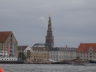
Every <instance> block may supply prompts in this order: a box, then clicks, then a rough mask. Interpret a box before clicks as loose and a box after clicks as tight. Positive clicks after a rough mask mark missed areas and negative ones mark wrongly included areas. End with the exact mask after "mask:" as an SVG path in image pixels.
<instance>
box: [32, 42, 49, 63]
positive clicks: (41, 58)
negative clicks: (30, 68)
mask: <svg viewBox="0 0 96 72" xmlns="http://www.w3.org/2000/svg"><path fill="white" fill-rule="evenodd" d="M48 59H49V52H48V48H47V46H46V44H40V43H36V44H34V45H33V46H32V52H31V62H32V63H47V62H48Z"/></svg>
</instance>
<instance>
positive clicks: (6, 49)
mask: <svg viewBox="0 0 96 72" xmlns="http://www.w3.org/2000/svg"><path fill="white" fill-rule="evenodd" d="M17 46H18V42H17V40H16V38H15V36H14V34H13V33H12V32H11V31H4V32H0V57H17Z"/></svg>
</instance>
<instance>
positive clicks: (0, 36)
mask: <svg viewBox="0 0 96 72" xmlns="http://www.w3.org/2000/svg"><path fill="white" fill-rule="evenodd" d="M10 33H12V32H11V31H4V32H0V43H3V42H5V41H6V39H7V38H8V36H9V34H10Z"/></svg>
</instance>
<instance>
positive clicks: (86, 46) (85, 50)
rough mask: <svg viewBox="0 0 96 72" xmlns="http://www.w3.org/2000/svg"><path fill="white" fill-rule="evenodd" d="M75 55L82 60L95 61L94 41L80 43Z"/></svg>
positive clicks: (95, 45)
mask: <svg viewBox="0 0 96 72" xmlns="http://www.w3.org/2000/svg"><path fill="white" fill-rule="evenodd" d="M77 55H78V57H79V58H80V59H82V60H83V61H96V43H81V44H80V46H79V48H78V54H77Z"/></svg>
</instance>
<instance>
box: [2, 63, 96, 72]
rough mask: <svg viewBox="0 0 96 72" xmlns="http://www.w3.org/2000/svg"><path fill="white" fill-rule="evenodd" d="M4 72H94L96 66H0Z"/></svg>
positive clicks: (95, 71)
mask: <svg viewBox="0 0 96 72" xmlns="http://www.w3.org/2000/svg"><path fill="white" fill-rule="evenodd" d="M0 67H2V68H4V70H5V72H96V65H88V66H82V65H65V64H61V65H60V64H0Z"/></svg>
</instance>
